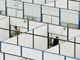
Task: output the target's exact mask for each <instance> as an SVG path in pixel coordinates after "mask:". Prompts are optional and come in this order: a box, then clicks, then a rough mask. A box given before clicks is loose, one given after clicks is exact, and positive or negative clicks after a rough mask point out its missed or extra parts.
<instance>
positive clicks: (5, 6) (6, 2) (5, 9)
mask: <svg viewBox="0 0 80 60" xmlns="http://www.w3.org/2000/svg"><path fill="white" fill-rule="evenodd" d="M5 15H6V16H7V0H5Z"/></svg>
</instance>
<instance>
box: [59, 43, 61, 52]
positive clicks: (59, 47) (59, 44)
mask: <svg viewBox="0 0 80 60" xmlns="http://www.w3.org/2000/svg"><path fill="white" fill-rule="evenodd" d="M60 49H61V48H60V44H59V54H60Z"/></svg>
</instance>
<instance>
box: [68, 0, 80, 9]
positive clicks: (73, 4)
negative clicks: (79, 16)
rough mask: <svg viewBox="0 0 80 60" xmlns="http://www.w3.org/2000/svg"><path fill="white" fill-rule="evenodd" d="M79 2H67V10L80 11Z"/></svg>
mask: <svg viewBox="0 0 80 60" xmlns="http://www.w3.org/2000/svg"><path fill="white" fill-rule="evenodd" d="M79 7H80V2H76V1H69V9H73V10H80V8H79Z"/></svg>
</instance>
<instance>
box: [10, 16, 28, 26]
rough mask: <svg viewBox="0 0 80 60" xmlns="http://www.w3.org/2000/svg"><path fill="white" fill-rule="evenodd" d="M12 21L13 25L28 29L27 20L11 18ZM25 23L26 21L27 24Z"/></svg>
mask: <svg viewBox="0 0 80 60" xmlns="http://www.w3.org/2000/svg"><path fill="white" fill-rule="evenodd" d="M10 21H11V25H15V26H20V27H24V28H27V20H23V19H18V18H13V17H11V20H10ZM24 21H26V22H24Z"/></svg>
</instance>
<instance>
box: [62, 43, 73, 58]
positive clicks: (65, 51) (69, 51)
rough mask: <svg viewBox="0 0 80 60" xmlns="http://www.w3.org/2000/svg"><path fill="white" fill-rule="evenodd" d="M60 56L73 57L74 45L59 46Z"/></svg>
mask: <svg viewBox="0 0 80 60" xmlns="http://www.w3.org/2000/svg"><path fill="white" fill-rule="evenodd" d="M60 54H62V55H66V56H71V57H74V44H73V43H70V42H65V43H63V44H61V45H60Z"/></svg>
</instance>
